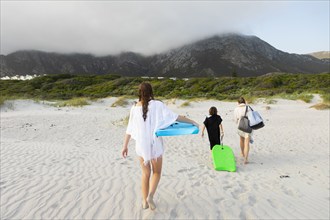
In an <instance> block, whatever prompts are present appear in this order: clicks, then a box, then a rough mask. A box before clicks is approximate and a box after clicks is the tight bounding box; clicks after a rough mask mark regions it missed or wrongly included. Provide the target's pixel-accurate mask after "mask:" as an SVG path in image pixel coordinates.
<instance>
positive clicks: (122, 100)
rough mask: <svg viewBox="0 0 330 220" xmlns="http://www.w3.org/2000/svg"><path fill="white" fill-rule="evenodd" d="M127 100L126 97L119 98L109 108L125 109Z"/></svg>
mask: <svg viewBox="0 0 330 220" xmlns="http://www.w3.org/2000/svg"><path fill="white" fill-rule="evenodd" d="M128 99H129V97H128V96H121V97H119V98H118V99H117V100H116V101H115V102H114V103H112V105H111V107H118V106H120V107H125V106H127V105H128V104H129V101H128Z"/></svg>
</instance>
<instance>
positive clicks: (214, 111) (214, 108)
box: [209, 106, 218, 115]
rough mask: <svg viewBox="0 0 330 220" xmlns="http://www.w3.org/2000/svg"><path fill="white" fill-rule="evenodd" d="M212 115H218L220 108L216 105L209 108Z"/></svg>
mask: <svg viewBox="0 0 330 220" xmlns="http://www.w3.org/2000/svg"><path fill="white" fill-rule="evenodd" d="M209 113H210V115H216V114H218V109H217V108H216V107H214V106H212V107H211V108H210V110H209Z"/></svg>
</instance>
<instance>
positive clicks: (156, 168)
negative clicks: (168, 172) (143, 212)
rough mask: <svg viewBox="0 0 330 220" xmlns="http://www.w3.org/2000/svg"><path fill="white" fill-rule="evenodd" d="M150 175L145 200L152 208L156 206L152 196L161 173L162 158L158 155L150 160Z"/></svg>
mask: <svg viewBox="0 0 330 220" xmlns="http://www.w3.org/2000/svg"><path fill="white" fill-rule="evenodd" d="M151 164H152V172H153V174H152V177H151V181H150V188H149V195H148V198H147V202H148V204H149V206H150V208H151V209H152V210H154V209H155V208H156V205H155V203H154V200H153V196H154V194H155V192H156V189H157V186H158V183H159V180H160V177H161V174H162V164H163V158H161V157H159V158H157V160H152V161H151Z"/></svg>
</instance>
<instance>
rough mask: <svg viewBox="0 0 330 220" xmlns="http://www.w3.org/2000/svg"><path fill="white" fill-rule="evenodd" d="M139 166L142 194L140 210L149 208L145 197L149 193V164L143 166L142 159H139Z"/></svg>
mask: <svg viewBox="0 0 330 220" xmlns="http://www.w3.org/2000/svg"><path fill="white" fill-rule="evenodd" d="M139 160H140V165H141V169H142V179H141V192H142V208H144V209H147V208H149V206H148V203H147V196H148V193H149V180H150V173H151V168H150V164H148V165H144V163H143V162H144V160H143V158H142V157H139Z"/></svg>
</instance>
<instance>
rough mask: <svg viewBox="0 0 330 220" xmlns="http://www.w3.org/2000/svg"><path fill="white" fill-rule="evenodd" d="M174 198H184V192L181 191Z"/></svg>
mask: <svg viewBox="0 0 330 220" xmlns="http://www.w3.org/2000/svg"><path fill="white" fill-rule="evenodd" d="M176 196H177V198H178V199H182V198H183V197H184V196H185V192H184V190H181V191H180V192H178V194H177V195H176Z"/></svg>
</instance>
